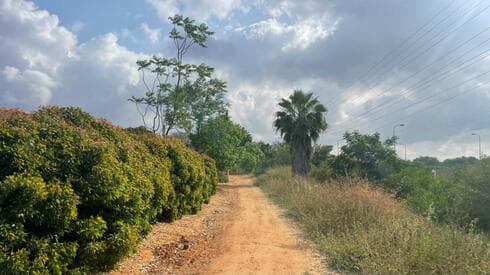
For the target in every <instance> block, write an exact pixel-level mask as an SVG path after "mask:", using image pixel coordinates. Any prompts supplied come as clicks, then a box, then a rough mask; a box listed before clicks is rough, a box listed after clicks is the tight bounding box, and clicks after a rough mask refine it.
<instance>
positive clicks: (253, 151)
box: [235, 142, 265, 174]
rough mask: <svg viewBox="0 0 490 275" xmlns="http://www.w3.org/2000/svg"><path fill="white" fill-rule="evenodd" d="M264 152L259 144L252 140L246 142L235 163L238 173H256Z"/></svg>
mask: <svg viewBox="0 0 490 275" xmlns="http://www.w3.org/2000/svg"><path fill="white" fill-rule="evenodd" d="M264 157H265V156H264V153H263V152H262V150H261V148H260V145H259V144H258V143H254V142H247V143H246V144H245V146H243V147H242V150H241V153H240V158H239V159H238V161H237V163H236V167H235V170H236V171H237V172H238V173H241V174H243V173H256V172H257V171H258V170H259V167H260V165H261V163H262V162H263V161H264Z"/></svg>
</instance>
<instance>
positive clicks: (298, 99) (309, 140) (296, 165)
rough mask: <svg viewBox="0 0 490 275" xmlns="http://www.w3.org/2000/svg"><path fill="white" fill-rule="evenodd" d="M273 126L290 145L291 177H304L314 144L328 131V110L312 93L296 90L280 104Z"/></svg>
mask: <svg viewBox="0 0 490 275" xmlns="http://www.w3.org/2000/svg"><path fill="white" fill-rule="evenodd" d="M279 106H280V107H281V109H280V111H278V112H276V120H275V121H274V127H275V128H276V131H278V132H280V134H281V137H283V138H284V141H285V142H286V143H287V144H289V145H290V148H291V149H290V150H291V156H292V158H291V162H292V163H291V164H292V169H293V175H300V176H306V175H307V174H308V161H309V159H310V156H311V151H312V147H313V143H314V142H315V141H316V140H317V139H318V138H319V137H320V134H321V132H323V131H325V130H326V129H327V122H326V121H325V113H326V112H327V109H326V108H325V106H323V105H322V104H320V102H319V101H318V98H316V97H313V94H312V93H307V94H305V93H304V92H303V91H301V90H296V91H294V93H293V94H292V95H290V96H289V99H285V98H283V99H282V100H281V102H279Z"/></svg>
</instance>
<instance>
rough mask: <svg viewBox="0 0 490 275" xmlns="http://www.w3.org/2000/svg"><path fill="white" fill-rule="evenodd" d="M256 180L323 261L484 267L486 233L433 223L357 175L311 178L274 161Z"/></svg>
mask: <svg viewBox="0 0 490 275" xmlns="http://www.w3.org/2000/svg"><path fill="white" fill-rule="evenodd" d="M257 184H258V185H259V186H260V187H261V188H262V189H263V190H265V191H266V192H267V194H268V195H269V196H270V197H271V198H272V199H273V200H274V201H275V202H276V203H278V204H279V205H280V206H282V207H283V208H285V210H286V211H287V212H286V213H287V214H288V215H289V216H290V217H291V218H292V219H293V220H295V221H296V222H298V223H299V225H300V226H301V228H302V229H303V230H304V231H305V233H306V235H307V236H309V237H310V238H311V239H312V241H313V242H314V243H315V244H316V245H317V247H318V248H319V249H320V251H321V252H322V254H324V255H325V258H326V262H327V263H328V265H329V266H330V268H333V269H336V270H339V271H341V272H345V273H356V274H357V273H360V274H407V273H414V274H485V273H487V272H488V270H490V241H489V240H488V238H487V237H486V236H484V235H482V234H476V233H467V232H464V231H463V230H461V229H459V228H455V227H452V226H446V225H440V224H434V223H432V222H431V221H429V220H427V219H426V218H425V217H421V216H418V215H415V214H413V213H412V212H411V211H409V210H407V209H406V208H404V207H403V205H401V204H400V203H398V202H397V201H396V200H394V199H393V198H392V196H390V195H388V194H386V193H384V192H383V191H382V190H380V189H379V188H375V187H373V186H372V185H370V184H369V183H367V182H365V181H364V180H353V179H349V178H346V179H343V181H341V182H333V181H332V182H329V183H323V184H315V183H314V182H311V181H309V180H308V179H306V178H298V177H291V173H290V169H289V168H288V167H283V168H279V169H274V170H271V171H269V172H267V173H266V174H264V175H262V176H260V177H259V178H258V179H257Z"/></svg>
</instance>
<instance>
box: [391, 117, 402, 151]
mask: <svg viewBox="0 0 490 275" xmlns="http://www.w3.org/2000/svg"><path fill="white" fill-rule="evenodd" d="M403 126H405V124H403V123H401V124H397V125H395V126H393V137H394V138H395V140H394V142H393V150H394V151H395V152H396V135H395V134H396V132H395V131H396V127H403Z"/></svg>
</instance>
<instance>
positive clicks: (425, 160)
mask: <svg viewBox="0 0 490 275" xmlns="http://www.w3.org/2000/svg"><path fill="white" fill-rule="evenodd" d="M413 162H415V163H419V164H421V165H423V166H426V167H431V168H432V167H436V166H439V164H440V162H439V160H438V159H437V158H434V157H418V158H416V159H414V160H413Z"/></svg>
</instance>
